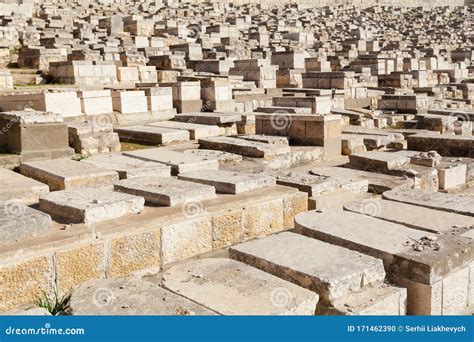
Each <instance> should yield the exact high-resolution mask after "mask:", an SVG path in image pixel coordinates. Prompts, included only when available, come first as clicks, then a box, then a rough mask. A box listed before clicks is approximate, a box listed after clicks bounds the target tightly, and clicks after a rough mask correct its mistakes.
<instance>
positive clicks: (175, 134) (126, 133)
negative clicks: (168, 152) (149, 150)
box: [114, 126, 189, 145]
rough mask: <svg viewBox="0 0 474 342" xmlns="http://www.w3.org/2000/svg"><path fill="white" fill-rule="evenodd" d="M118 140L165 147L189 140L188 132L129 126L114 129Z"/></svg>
mask: <svg viewBox="0 0 474 342" xmlns="http://www.w3.org/2000/svg"><path fill="white" fill-rule="evenodd" d="M114 130H115V132H116V133H118V135H119V137H120V140H122V141H129V142H136V143H143V144H150V145H157V144H158V145H166V144H170V143H172V142H179V141H187V140H189V132H188V131H185V130H180V129H170V128H164V127H156V126H129V127H120V128H115V129H114Z"/></svg>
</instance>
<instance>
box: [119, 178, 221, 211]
mask: <svg viewBox="0 0 474 342" xmlns="http://www.w3.org/2000/svg"><path fill="white" fill-rule="evenodd" d="M114 188H115V190H116V191H120V192H124V193H127V194H131V195H136V196H143V197H144V198H145V200H146V202H147V203H150V204H157V205H165V206H175V205H180V204H183V205H184V204H186V203H196V202H199V201H203V200H208V199H211V198H214V197H216V190H215V188H214V187H213V186H211V185H204V184H198V183H196V182H188V181H185V180H180V179H176V178H171V177H168V178H163V177H156V176H154V177H136V178H132V179H124V180H121V181H118V182H117V183H115V185H114Z"/></svg>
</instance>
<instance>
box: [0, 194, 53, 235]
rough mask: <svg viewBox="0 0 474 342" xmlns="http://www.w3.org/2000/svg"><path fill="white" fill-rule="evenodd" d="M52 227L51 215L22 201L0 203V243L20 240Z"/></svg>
mask: <svg viewBox="0 0 474 342" xmlns="http://www.w3.org/2000/svg"><path fill="white" fill-rule="evenodd" d="M50 229H51V217H50V216H49V215H47V214H45V213H42V212H41V211H38V210H36V209H33V208H30V207H28V206H26V205H25V204H23V202H21V201H19V200H18V201H9V202H6V203H2V204H0V243H5V242H13V241H18V240H21V239H24V238H28V237H32V236H35V235H38V234H41V233H43V232H47V231H49V230H50Z"/></svg>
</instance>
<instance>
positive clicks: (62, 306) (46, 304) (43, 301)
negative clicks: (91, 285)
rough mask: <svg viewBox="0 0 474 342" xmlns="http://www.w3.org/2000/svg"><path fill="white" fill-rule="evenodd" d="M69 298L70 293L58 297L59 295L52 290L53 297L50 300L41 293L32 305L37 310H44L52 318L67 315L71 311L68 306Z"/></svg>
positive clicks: (45, 294)
mask: <svg viewBox="0 0 474 342" xmlns="http://www.w3.org/2000/svg"><path fill="white" fill-rule="evenodd" d="M71 296H72V291H69V292H67V293H66V294H64V295H62V296H60V295H59V293H58V292H57V291H56V290H54V294H53V297H52V298H50V297H49V295H48V294H47V293H46V292H45V291H43V292H42V293H41V295H39V296H37V298H36V300H35V301H34V304H35V305H36V306H37V307H39V308H43V309H46V310H47V311H48V312H49V313H50V314H51V315H53V316H56V315H58V314H65V313H66V314H67V313H68V312H69V311H70V309H71V308H70V306H69V304H70V301H71Z"/></svg>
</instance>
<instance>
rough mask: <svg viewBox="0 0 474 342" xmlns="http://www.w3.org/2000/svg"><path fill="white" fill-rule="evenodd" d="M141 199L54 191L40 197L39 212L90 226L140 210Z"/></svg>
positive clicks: (90, 191)
mask: <svg viewBox="0 0 474 342" xmlns="http://www.w3.org/2000/svg"><path fill="white" fill-rule="evenodd" d="M144 203H145V200H144V199H143V197H138V196H132V195H129V194H124V193H120V192H113V191H107V190H103V189H94V188H84V189H72V190H63V191H54V192H50V193H49V194H46V195H43V196H41V197H40V201H39V209H40V210H41V211H43V212H46V213H48V214H50V215H51V216H52V217H53V218H55V219H58V220H60V221H65V222H71V223H86V224H93V223H97V222H102V221H107V220H113V219H117V218H120V217H122V216H125V215H128V214H138V213H140V212H141V211H142V210H143V207H144Z"/></svg>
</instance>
